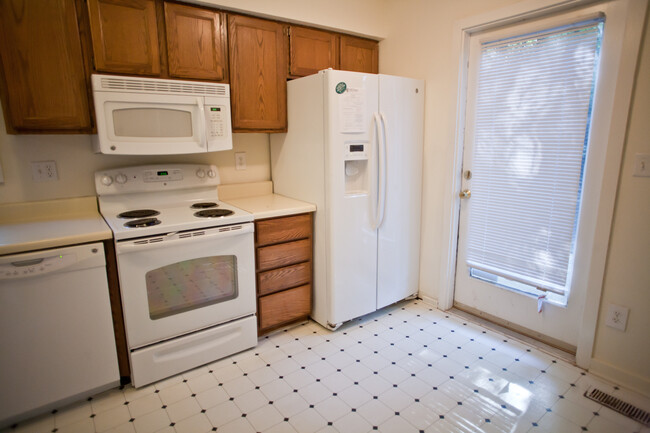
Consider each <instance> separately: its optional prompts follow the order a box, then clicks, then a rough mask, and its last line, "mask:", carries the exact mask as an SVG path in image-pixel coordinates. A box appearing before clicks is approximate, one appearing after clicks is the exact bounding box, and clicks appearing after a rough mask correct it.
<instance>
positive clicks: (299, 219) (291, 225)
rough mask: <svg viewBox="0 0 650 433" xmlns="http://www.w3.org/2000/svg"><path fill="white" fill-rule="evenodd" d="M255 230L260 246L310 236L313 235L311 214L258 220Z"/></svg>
mask: <svg viewBox="0 0 650 433" xmlns="http://www.w3.org/2000/svg"><path fill="white" fill-rule="evenodd" d="M255 230H256V231H257V245H258V246H263V245H271V244H277V243H279V242H287V241H292V240H294V239H304V238H308V237H310V236H311V214H302V215H296V216H291V217H286V218H273V219H268V220H262V221H258V222H256V223H255Z"/></svg>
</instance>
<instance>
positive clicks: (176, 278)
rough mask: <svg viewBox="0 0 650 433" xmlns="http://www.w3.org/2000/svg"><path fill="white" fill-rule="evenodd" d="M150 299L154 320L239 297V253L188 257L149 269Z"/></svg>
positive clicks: (148, 298)
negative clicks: (235, 254)
mask: <svg viewBox="0 0 650 433" xmlns="http://www.w3.org/2000/svg"><path fill="white" fill-rule="evenodd" d="M145 279H146V282H147V300H148V302H149V317H150V318H151V319H152V320H156V319H161V318H163V317H168V316H172V315H174V314H179V313H183V312H186V311H190V310H194V309H197V308H201V307H206V306H208V305H213V304H217V303H219V302H225V301H228V300H231V299H234V298H236V297H237V293H238V287H237V257H236V256H234V255H227V256H213V257H202V258H198V259H192V260H185V261H183V262H178V263H174V264H171V265H167V266H163V267H162V268H158V269H154V270H152V271H149V272H147V274H146V276H145Z"/></svg>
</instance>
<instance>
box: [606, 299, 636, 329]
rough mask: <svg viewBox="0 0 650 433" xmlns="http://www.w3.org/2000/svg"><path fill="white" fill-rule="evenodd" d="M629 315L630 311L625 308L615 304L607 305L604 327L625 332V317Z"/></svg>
mask: <svg viewBox="0 0 650 433" xmlns="http://www.w3.org/2000/svg"><path fill="white" fill-rule="evenodd" d="M629 313H630V309H629V308H627V307H622V306H620V305H616V304H609V307H608V308H607V319H606V320H605V325H607V326H609V327H610V328H614V329H618V330H619V331H624V332H625V327H626V326H627V316H628V314H629Z"/></svg>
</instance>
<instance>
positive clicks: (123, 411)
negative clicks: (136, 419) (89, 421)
mask: <svg viewBox="0 0 650 433" xmlns="http://www.w3.org/2000/svg"><path fill="white" fill-rule="evenodd" d="M130 419H131V414H130V413H129V409H128V408H127V407H126V406H125V405H124V404H122V405H120V406H117V407H114V408H112V409H108V410H105V411H103V412H100V413H98V414H96V415H95V417H94V418H93V421H94V422H95V430H97V431H98V432H104V431H106V430H109V429H112V428H114V427H117V426H118V425H120V424H124V423H125V422H128V421H129V420H130Z"/></svg>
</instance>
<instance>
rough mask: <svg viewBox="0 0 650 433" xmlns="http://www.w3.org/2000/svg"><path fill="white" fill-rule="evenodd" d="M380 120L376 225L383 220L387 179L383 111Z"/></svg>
mask: <svg viewBox="0 0 650 433" xmlns="http://www.w3.org/2000/svg"><path fill="white" fill-rule="evenodd" d="M379 118H380V120H381V147H380V148H379V203H378V206H377V213H378V217H377V227H380V226H381V223H382V222H384V214H385V211H386V180H387V170H386V168H387V161H386V154H387V151H386V146H387V144H386V135H387V134H386V117H385V116H384V113H379Z"/></svg>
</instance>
